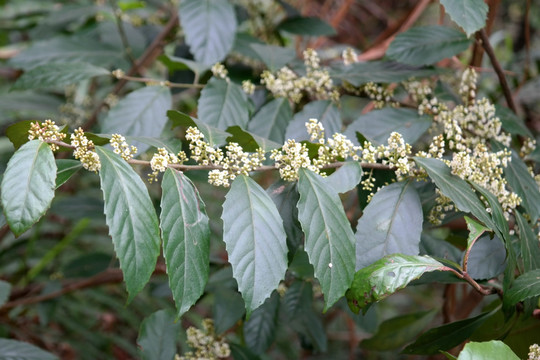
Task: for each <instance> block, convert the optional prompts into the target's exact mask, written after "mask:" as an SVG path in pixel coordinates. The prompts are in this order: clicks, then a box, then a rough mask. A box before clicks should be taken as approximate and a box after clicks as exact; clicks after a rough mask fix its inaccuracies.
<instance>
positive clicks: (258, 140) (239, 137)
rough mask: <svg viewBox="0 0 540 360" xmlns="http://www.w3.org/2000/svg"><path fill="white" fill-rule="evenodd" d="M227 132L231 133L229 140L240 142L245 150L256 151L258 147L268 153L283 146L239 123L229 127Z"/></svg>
mask: <svg viewBox="0 0 540 360" xmlns="http://www.w3.org/2000/svg"><path fill="white" fill-rule="evenodd" d="M227 132H228V133H229V134H231V136H229V137H228V138H227V142H229V143H230V142H235V143H238V145H240V146H241V147H242V148H243V149H244V151H248V152H255V151H257V149H259V148H261V149H262V150H263V151H264V152H265V153H266V152H269V151H271V150H273V149H279V148H280V147H282V146H283V145H282V144H281V143H280V144H278V143H276V142H273V141H271V140H268V139H266V138H263V137H260V136H258V135H255V134H252V133H250V132H247V131H245V130H242V128H241V127H240V126H238V125H235V126H231V127H228V128H227Z"/></svg>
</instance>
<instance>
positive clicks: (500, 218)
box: [469, 182, 510, 248]
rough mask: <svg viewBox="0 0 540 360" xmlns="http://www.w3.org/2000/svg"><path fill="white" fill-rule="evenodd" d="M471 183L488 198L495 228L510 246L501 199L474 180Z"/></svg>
mask: <svg viewBox="0 0 540 360" xmlns="http://www.w3.org/2000/svg"><path fill="white" fill-rule="evenodd" d="M469 184H470V185H471V186H472V187H473V188H474V189H475V190H476V191H477V192H478V193H480V195H482V196H483V197H484V198H485V199H486V200H487V202H488V204H489V206H490V207H491V218H492V219H493V222H494V223H495V225H496V226H497V227H496V228H495V229H493V230H494V231H495V233H496V234H497V235H498V236H499V237H500V238H501V239H503V240H504V242H505V243H506V244H507V248H510V246H509V245H508V244H509V243H510V241H509V240H508V232H509V228H508V221H507V220H506V218H505V217H504V213H503V210H502V207H501V204H500V203H499V200H498V199H497V197H496V196H495V195H493V194H492V193H491V192H489V191H488V190H486V189H484V188H483V187H481V186H480V185H478V184H476V183H473V182H469Z"/></svg>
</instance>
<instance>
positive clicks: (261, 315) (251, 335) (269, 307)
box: [243, 292, 279, 354]
mask: <svg viewBox="0 0 540 360" xmlns="http://www.w3.org/2000/svg"><path fill="white" fill-rule="evenodd" d="M278 310H279V295H278V293H277V292H274V293H273V294H272V296H271V297H270V298H268V299H266V301H265V302H264V304H262V305H261V306H259V307H258V308H257V309H256V310H255V311H253V313H252V314H251V316H250V317H249V320H248V321H246V323H245V324H244V329H243V333H244V340H245V342H246V345H247V346H248V348H249V349H250V350H252V351H253V352H254V353H256V354H263V353H264V352H265V351H266V350H267V349H268V348H269V347H270V345H272V343H273V342H274V339H275V337H276V328H277V320H278V319H277V318H278Z"/></svg>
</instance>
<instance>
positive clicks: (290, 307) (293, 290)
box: [283, 281, 313, 319]
mask: <svg viewBox="0 0 540 360" xmlns="http://www.w3.org/2000/svg"><path fill="white" fill-rule="evenodd" d="M312 286H313V285H312V284H311V283H309V282H307V281H295V282H294V283H293V284H292V285H291V286H290V287H289V288H288V289H287V292H286V293H285V296H284V298H283V306H284V309H285V312H286V314H287V317H288V318H289V319H296V318H297V317H298V316H299V314H300V313H301V312H302V311H305V310H306V309H307V310H309V306H308V305H311V303H312V302H313V288H312Z"/></svg>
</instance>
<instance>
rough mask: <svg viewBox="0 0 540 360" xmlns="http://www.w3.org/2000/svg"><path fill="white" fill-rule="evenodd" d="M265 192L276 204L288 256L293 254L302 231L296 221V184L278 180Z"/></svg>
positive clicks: (300, 239)
mask: <svg viewBox="0 0 540 360" xmlns="http://www.w3.org/2000/svg"><path fill="white" fill-rule="evenodd" d="M266 192H267V193H268V195H270V198H271V199H272V201H273V202H274V204H276V208H277V209H278V212H279V214H280V215H281V219H282V220H283V227H284V229H285V233H286V234H287V243H288V246H289V256H292V255H294V251H296V249H297V248H298V247H299V246H300V244H301V241H302V237H303V233H302V228H301V227H300V223H299V222H298V209H297V208H296V203H298V199H299V197H300V195H299V194H298V191H297V189H296V184H294V183H290V182H285V181H283V180H280V181H278V182H276V183H274V184H272V185H271V186H270V187H269V188H268V189H267V190H266Z"/></svg>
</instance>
